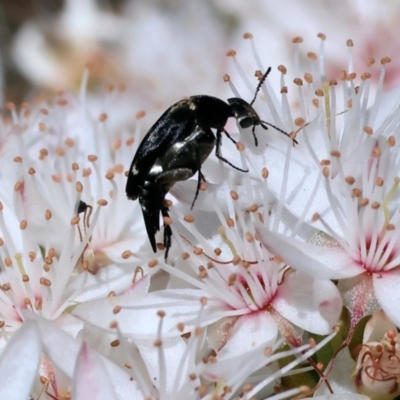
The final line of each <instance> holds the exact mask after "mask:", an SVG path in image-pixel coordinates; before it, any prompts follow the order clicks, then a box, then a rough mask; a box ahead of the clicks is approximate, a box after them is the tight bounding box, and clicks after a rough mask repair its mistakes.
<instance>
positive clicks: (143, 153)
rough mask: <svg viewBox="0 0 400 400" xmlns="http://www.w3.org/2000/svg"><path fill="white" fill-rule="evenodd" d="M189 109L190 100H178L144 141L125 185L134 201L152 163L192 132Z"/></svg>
mask: <svg viewBox="0 0 400 400" xmlns="http://www.w3.org/2000/svg"><path fill="white" fill-rule="evenodd" d="M190 106H191V103H190V101H189V100H181V101H179V102H178V103H176V104H174V105H173V106H171V107H170V108H169V109H168V110H167V111H165V113H164V114H163V115H162V116H161V117H160V118H159V119H158V121H157V122H156V123H155V124H154V125H153V126H152V127H151V129H150V130H149V132H148V133H147V134H146V136H145V137H144V138H143V140H142V142H141V143H140V145H139V147H138V149H137V151H136V154H135V157H134V158H133V161H132V164H131V166H130V168H129V174H128V180H127V183H126V194H127V196H128V198H130V199H132V200H135V199H137V197H138V196H139V192H140V187H139V186H140V185H141V183H143V181H144V180H145V179H146V177H147V174H148V173H149V171H150V169H151V168H152V167H153V165H154V163H155V161H156V160H157V159H158V158H159V157H161V156H162V155H163V154H164V153H165V152H166V151H167V150H168V149H169V148H170V147H171V146H172V145H173V144H174V143H176V142H179V141H182V140H184V139H185V138H186V137H188V136H189V135H190V134H191V133H192V132H193V131H194V129H195V127H196V122H195V116H194V111H193V110H192V109H191V108H190Z"/></svg>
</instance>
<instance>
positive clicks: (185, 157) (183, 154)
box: [126, 68, 289, 259]
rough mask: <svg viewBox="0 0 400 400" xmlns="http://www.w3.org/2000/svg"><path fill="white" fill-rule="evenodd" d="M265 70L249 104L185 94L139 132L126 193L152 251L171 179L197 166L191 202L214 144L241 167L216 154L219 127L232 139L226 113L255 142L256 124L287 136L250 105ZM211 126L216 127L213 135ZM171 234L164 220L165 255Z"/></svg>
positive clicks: (190, 172) (183, 177) (181, 178)
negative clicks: (249, 131) (138, 210)
mask: <svg viewBox="0 0 400 400" xmlns="http://www.w3.org/2000/svg"><path fill="white" fill-rule="evenodd" d="M270 71H271V68H268V70H267V72H266V73H265V74H264V75H263V76H262V78H261V80H260V82H259V84H258V86H257V89H256V92H255V95H254V98H253V100H252V101H251V103H250V104H249V103H247V102H246V101H245V100H243V99H241V98H238V97H235V98H231V99H228V104H227V103H225V102H224V101H223V100H220V99H218V98H216V97H211V96H205V95H198V96H191V97H189V98H188V99H186V100H181V101H179V102H177V103H175V104H174V105H172V106H171V107H170V108H169V109H168V110H167V111H165V112H164V114H163V115H162V116H161V117H160V118H159V120H158V121H157V122H156V123H155V124H154V125H153V126H152V127H151V128H150V130H149V132H148V133H147V134H146V136H145V137H144V138H143V140H142V142H141V143H140V145H139V147H138V149H137V151H136V154H135V156H134V158H133V161H132V164H131V166H130V168H129V172H128V180H127V183H126V194H127V197H128V199H130V200H136V199H137V198H139V203H140V205H141V207H142V212H143V218H144V222H145V226H146V231H147V235H148V237H149V240H150V243H151V246H152V248H153V251H154V252H156V251H157V247H156V240H155V234H156V232H157V231H159V230H160V211H161V214H162V216H163V217H164V218H165V217H168V207H167V206H166V205H165V201H164V199H165V196H166V194H167V193H168V191H169V190H170V189H171V187H172V186H173V185H174V184H175V183H176V182H179V181H184V180H186V179H189V178H190V177H192V176H193V175H194V174H195V173H196V172H198V181H197V190H196V194H195V197H194V200H193V203H192V207H193V205H194V203H195V201H196V198H197V196H198V193H199V190H200V185H201V181H202V180H203V181H205V179H204V176H203V174H202V173H201V165H202V164H203V162H204V161H205V160H206V159H207V157H208V156H209V154H210V153H211V151H212V149H213V148H214V146H216V148H215V155H216V156H217V158H219V159H220V160H222V161H224V162H225V163H227V164H229V165H230V166H231V167H233V168H235V169H238V170H240V171H243V172H247V171H245V170H242V169H240V168H238V167H235V166H234V165H233V164H231V163H230V162H229V161H228V160H226V159H225V158H224V157H222V155H221V154H220V149H221V139H222V135H221V133H222V132H224V133H225V134H226V135H227V136H228V138H229V139H230V140H232V141H233V142H234V143H236V142H235V140H234V139H232V138H231V137H230V136H229V134H228V132H226V131H225V129H224V127H225V125H226V122H227V120H228V118H229V117H234V118H236V120H237V121H238V123H239V125H240V126H241V127H242V128H249V127H250V126H253V129H252V133H253V136H254V142H255V145H256V146H257V145H258V140H257V137H256V135H255V132H254V131H255V127H256V126H257V125H261V126H262V127H263V128H264V129H268V127H267V125H269V126H272V127H273V128H275V129H277V130H279V131H280V132H282V133H284V134H285V135H287V136H289V135H288V134H287V133H286V132H284V131H282V130H281V129H279V128H277V127H276V126H274V125H271V124H269V123H267V122H264V121H262V120H261V119H260V117H259V116H258V114H257V113H256V112H255V110H254V109H253V107H252V105H253V103H254V101H255V99H256V97H257V93H258V92H259V90H260V88H261V85H262V84H263V82H264V81H265V79H266V77H267V76H268V74H269V72H270ZM211 129H216V135H214V133H213V132H212V130H211ZM171 236H172V231H171V227H170V226H169V225H168V224H164V247H165V249H166V250H165V259H166V258H167V256H168V250H169V248H170V246H171Z"/></svg>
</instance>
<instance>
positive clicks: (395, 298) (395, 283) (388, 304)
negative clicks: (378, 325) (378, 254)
mask: <svg viewBox="0 0 400 400" xmlns="http://www.w3.org/2000/svg"><path fill="white" fill-rule="evenodd" d="M372 279H373V284H374V289H375V295H376V297H377V299H378V301H379V304H380V305H381V307H382V309H383V311H385V313H386V315H387V316H388V317H389V318H390V319H391V320H392V322H393V323H394V324H396V326H398V327H400V310H399V304H400V268H396V269H393V270H391V271H388V272H384V273H382V274H374V275H373V278H372Z"/></svg>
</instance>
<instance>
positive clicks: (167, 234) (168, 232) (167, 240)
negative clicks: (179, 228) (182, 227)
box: [161, 206, 172, 261]
mask: <svg viewBox="0 0 400 400" xmlns="http://www.w3.org/2000/svg"><path fill="white" fill-rule="evenodd" d="M161 214H162V216H163V217H169V214H168V207H165V206H162V207H161ZM171 236H172V229H171V227H170V226H169V225H167V224H165V223H164V247H165V254H164V259H165V261H167V258H168V252H169V249H170V247H171Z"/></svg>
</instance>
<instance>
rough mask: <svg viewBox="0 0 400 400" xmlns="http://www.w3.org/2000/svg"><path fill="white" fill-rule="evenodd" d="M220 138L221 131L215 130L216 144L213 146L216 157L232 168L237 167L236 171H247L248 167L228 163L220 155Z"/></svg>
mask: <svg viewBox="0 0 400 400" xmlns="http://www.w3.org/2000/svg"><path fill="white" fill-rule="evenodd" d="M221 138H222V137H221V131H219V130H217V144H216V146H215V155H216V156H217V158H219V159H220V160H221V161H223V162H224V163H227V164H228V165H230V166H231V167H232V168H235V169H237V170H238V171H242V172H249V170H248V169H242V168H239V167H236V166H235V165H233V164H232V163H230V162H229V161H228V160H227V159H226V158H224V157H222V155H221Z"/></svg>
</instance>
